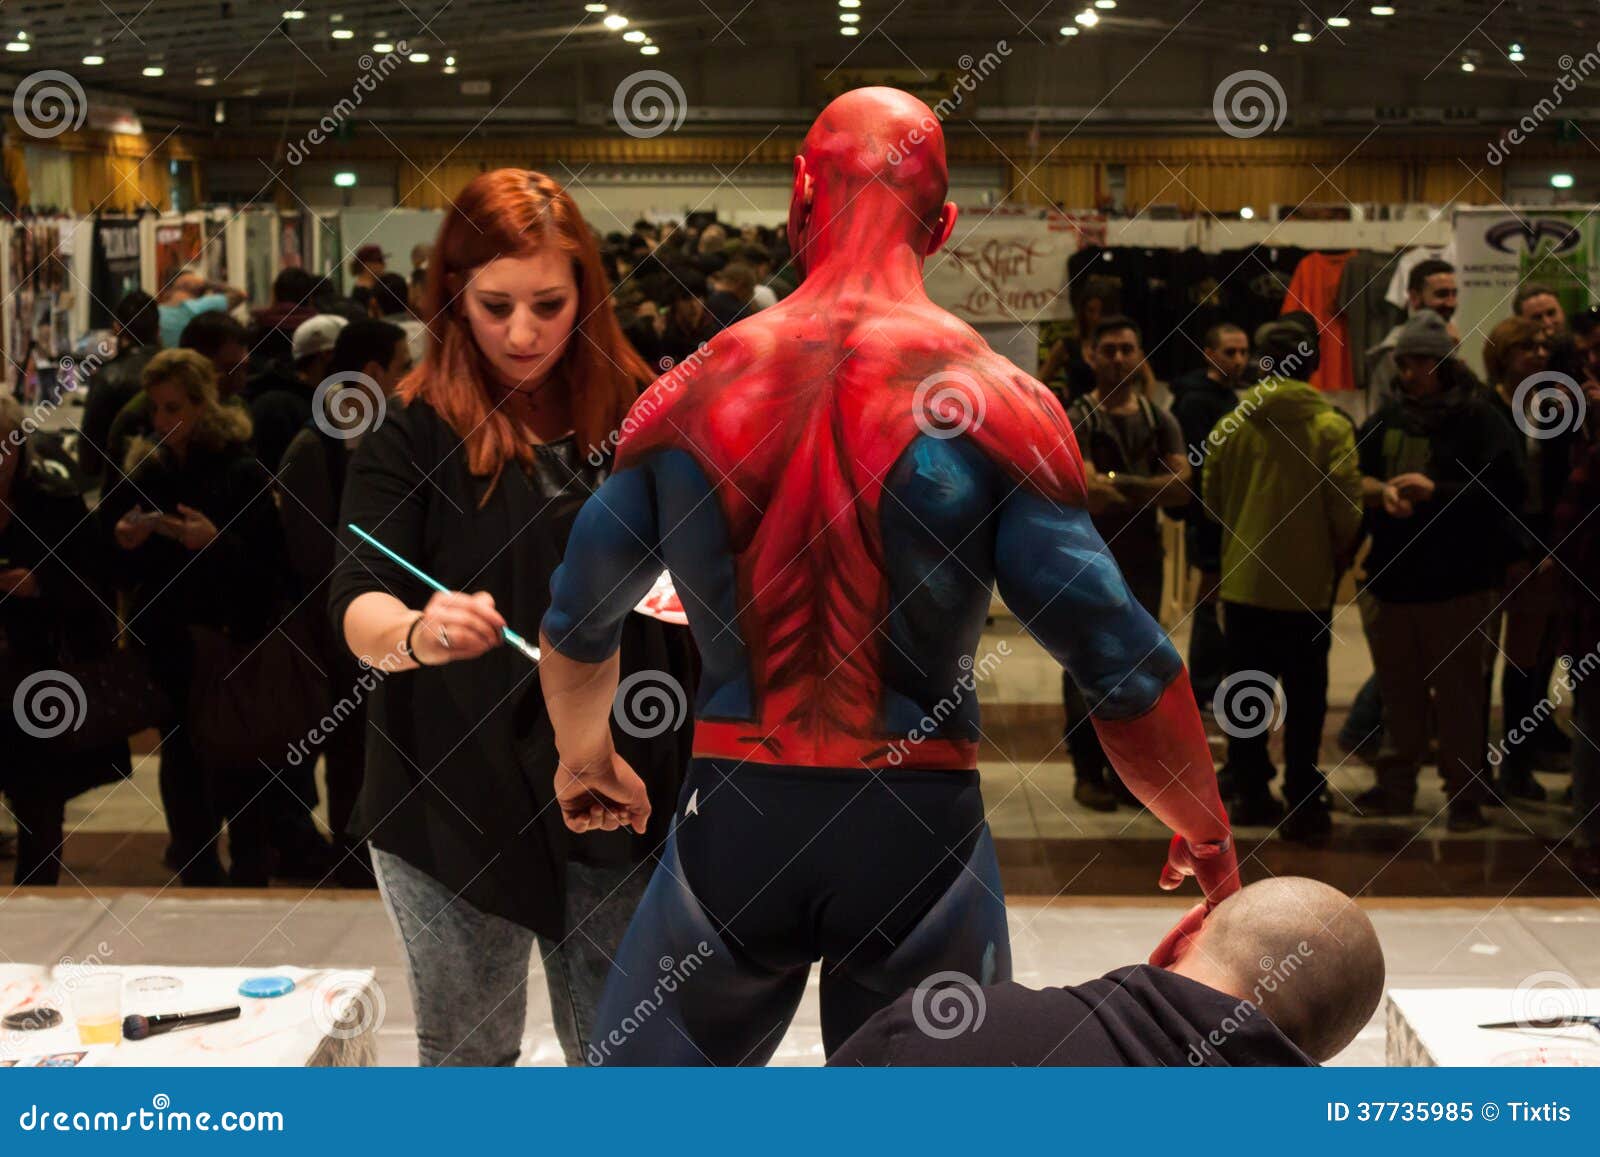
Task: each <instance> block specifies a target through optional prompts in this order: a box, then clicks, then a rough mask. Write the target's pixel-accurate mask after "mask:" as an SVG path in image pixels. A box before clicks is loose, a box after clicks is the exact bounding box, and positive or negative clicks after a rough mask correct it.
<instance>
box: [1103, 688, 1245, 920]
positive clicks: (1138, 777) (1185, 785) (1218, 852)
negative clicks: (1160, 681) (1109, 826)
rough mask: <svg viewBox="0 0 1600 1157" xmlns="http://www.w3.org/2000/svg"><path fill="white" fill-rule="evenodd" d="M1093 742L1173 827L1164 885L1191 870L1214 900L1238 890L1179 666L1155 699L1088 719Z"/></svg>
mask: <svg viewBox="0 0 1600 1157" xmlns="http://www.w3.org/2000/svg"><path fill="white" fill-rule="evenodd" d="M1094 728H1095V731H1096V732H1097V733H1099V736H1100V743H1101V745H1102V746H1103V747H1104V748H1105V750H1106V755H1107V756H1108V757H1109V758H1110V760H1111V765H1112V766H1113V767H1115V768H1116V769H1117V774H1118V775H1119V776H1121V777H1122V782H1123V783H1125V784H1127V785H1128V790H1129V791H1131V792H1133V794H1134V795H1136V796H1138V797H1139V800H1140V802H1141V803H1143V804H1144V805H1145V806H1146V807H1147V808H1149V809H1150V811H1151V812H1152V813H1154V814H1155V816H1156V818H1158V819H1159V820H1161V822H1162V823H1164V824H1166V825H1167V826H1168V827H1169V828H1171V829H1172V830H1173V831H1174V832H1176V833H1177V834H1176V835H1174V836H1173V837H1172V846H1171V848H1170V849H1169V851H1168V855H1167V866H1166V867H1165V868H1164V869H1163V870H1162V873H1161V886H1162V887H1163V888H1166V889H1168V890H1169V891H1170V890H1171V889H1173V888H1176V887H1178V885H1179V884H1181V883H1182V882H1183V878H1184V877H1185V876H1189V875H1192V876H1194V877H1195V879H1196V880H1197V881H1198V882H1199V884H1200V887H1201V889H1202V890H1203V891H1204V892H1205V894H1206V902H1207V903H1208V904H1209V905H1211V906H1212V907H1215V906H1216V905H1217V904H1219V903H1221V902H1222V901H1223V900H1225V899H1226V898H1227V897H1228V896H1230V895H1231V894H1232V893H1234V892H1236V891H1238V890H1239V865H1238V861H1237V858H1236V856H1235V854H1234V850H1233V832H1232V829H1231V828H1230V827H1229V825H1228V813H1227V811H1226V810H1225V809H1224V808H1223V806H1222V797H1221V796H1219V795H1218V794H1217V776H1216V772H1215V771H1214V770H1213V768H1212V764H1211V749H1210V747H1209V746H1208V745H1207V743H1206V731H1205V727H1204V725H1202V724H1201V722H1200V710H1199V708H1198V707H1196V706H1195V701H1194V692H1193V691H1192V690H1191V689H1190V687H1189V673H1188V672H1187V671H1180V672H1179V673H1178V676H1177V678H1175V679H1173V681H1172V682H1171V683H1169V684H1168V685H1167V689H1166V690H1165V691H1163V692H1162V693H1161V698H1160V699H1158V700H1156V703H1155V706H1154V707H1152V708H1151V709H1150V710H1149V711H1146V712H1145V713H1144V714H1143V715H1140V716H1138V717H1136V718H1133V719H1119V720H1108V719H1096V720H1094Z"/></svg>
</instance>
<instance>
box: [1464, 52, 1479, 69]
mask: <svg viewBox="0 0 1600 1157" xmlns="http://www.w3.org/2000/svg"><path fill="white" fill-rule="evenodd" d="M1461 71H1462V72H1477V71H1478V66H1477V65H1476V64H1474V63H1473V62H1472V57H1470V56H1463V57H1462V58H1461Z"/></svg>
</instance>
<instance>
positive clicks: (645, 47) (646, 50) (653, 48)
mask: <svg viewBox="0 0 1600 1157" xmlns="http://www.w3.org/2000/svg"><path fill="white" fill-rule="evenodd" d="M660 53H661V46H660V45H659V44H641V45H640V46H639V55H640V56H659V55H660Z"/></svg>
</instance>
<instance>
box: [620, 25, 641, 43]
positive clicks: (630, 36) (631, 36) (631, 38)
mask: <svg viewBox="0 0 1600 1157" xmlns="http://www.w3.org/2000/svg"><path fill="white" fill-rule="evenodd" d="M622 39H624V40H626V41H627V42H628V43H629V44H641V43H643V42H644V33H643V32H640V31H639V30H638V29H637V28H634V29H632V30H630V31H628V32H624V33H623V34H622Z"/></svg>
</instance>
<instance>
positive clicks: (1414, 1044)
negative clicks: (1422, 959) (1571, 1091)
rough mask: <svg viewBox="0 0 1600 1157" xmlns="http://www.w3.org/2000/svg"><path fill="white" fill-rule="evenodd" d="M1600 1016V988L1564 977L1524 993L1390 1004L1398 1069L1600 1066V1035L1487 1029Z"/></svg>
mask: <svg viewBox="0 0 1600 1157" xmlns="http://www.w3.org/2000/svg"><path fill="white" fill-rule="evenodd" d="M1566 1014H1573V1015H1580V1014H1581V1015H1600V988H1578V987H1577V986H1576V983H1575V982H1574V981H1573V980H1572V978H1571V977H1569V976H1565V975H1564V974H1560V973H1548V974H1536V975H1535V976H1531V977H1529V978H1528V981H1526V982H1524V984H1523V985H1522V987H1520V988H1413V989H1391V990H1390V991H1389V994H1388V999H1387V1000H1386V1001H1385V1004H1384V1016H1385V1020H1386V1021H1387V1028H1388V1041H1387V1047H1386V1049H1385V1060H1386V1062H1387V1063H1388V1064H1390V1065H1398V1066H1414V1065H1450V1066H1456V1065H1493V1066H1497V1067H1498V1066H1518V1065H1597V1066H1600V1030H1596V1029H1593V1028H1589V1027H1587V1026H1574V1027H1572V1028H1551V1029H1533V1028H1518V1029H1485V1028H1479V1027H1478V1025H1480V1024H1490V1023H1495V1022H1499V1021H1508V1020H1520V1021H1528V1020H1532V1019H1536V1018H1540V1017H1547V1016H1557V1015H1566Z"/></svg>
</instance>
